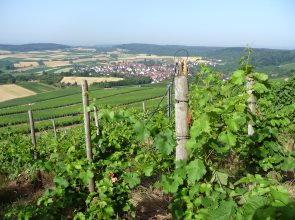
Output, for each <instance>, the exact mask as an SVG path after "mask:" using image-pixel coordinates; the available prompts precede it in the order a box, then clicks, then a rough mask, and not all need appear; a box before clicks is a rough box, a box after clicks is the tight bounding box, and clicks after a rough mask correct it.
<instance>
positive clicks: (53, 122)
mask: <svg viewBox="0 0 295 220" xmlns="http://www.w3.org/2000/svg"><path fill="white" fill-rule="evenodd" d="M52 127H53V132H54V138H55V139H56V140H57V134H56V127H55V121H54V119H52Z"/></svg>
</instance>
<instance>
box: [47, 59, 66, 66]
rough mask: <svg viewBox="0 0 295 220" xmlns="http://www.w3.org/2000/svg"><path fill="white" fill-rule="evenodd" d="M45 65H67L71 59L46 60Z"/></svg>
mask: <svg viewBox="0 0 295 220" xmlns="http://www.w3.org/2000/svg"><path fill="white" fill-rule="evenodd" d="M44 64H45V66H47V67H57V66H66V65H69V64H70V62H69V61H59V60H54V61H44Z"/></svg>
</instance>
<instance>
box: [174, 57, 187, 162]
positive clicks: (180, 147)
mask: <svg viewBox="0 0 295 220" xmlns="http://www.w3.org/2000/svg"><path fill="white" fill-rule="evenodd" d="M175 71H176V73H175V132H176V141H177V147H176V160H187V158H188V155H187V152H186V149H185V144H186V142H187V139H188V130H189V128H188V124H187V116H188V82H187V73H188V68H187V64H186V62H185V61H181V62H178V63H177V64H176V70H175Z"/></svg>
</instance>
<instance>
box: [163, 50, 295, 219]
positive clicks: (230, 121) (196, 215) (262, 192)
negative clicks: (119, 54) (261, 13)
mask: <svg viewBox="0 0 295 220" xmlns="http://www.w3.org/2000/svg"><path fill="white" fill-rule="evenodd" d="M248 61H249V56H246V57H245V58H244V59H243V60H242V62H241V64H242V67H241V69H240V70H237V71H235V72H234V73H233V75H232V76H231V78H230V79H229V81H227V82H224V81H222V80H220V74H219V73H217V72H214V71H212V70H210V69H208V68H206V67H203V68H202V72H200V73H199V74H198V76H197V80H196V82H197V83H195V84H193V85H192V86H191V88H190V108H191V111H192V113H193V123H192V126H191V129H190V139H189V140H188V142H187V145H186V148H187V150H188V152H189V160H188V161H187V162H184V161H180V162H178V163H176V169H175V170H174V171H173V172H172V173H171V174H166V175H163V176H162V178H161V183H162V187H163V190H164V192H166V193H173V195H174V197H173V201H172V203H171V204H170V209H171V212H172V215H173V218H174V219H276V218H277V217H278V216H292V217H293V218H294V216H295V213H293V212H292V213H290V212H289V211H287V209H288V208H290V207H293V206H294V201H292V200H291V199H290V197H289V195H288V192H287V191H286V189H284V188H283V187H282V186H281V185H280V183H279V182H278V181H277V180H275V179H272V176H271V175H269V174H268V173H271V172H278V173H283V171H290V170H292V169H293V170H294V154H293V153H288V152H287V151H286V150H285V149H284V148H283V147H282V146H281V145H280V144H279V141H278V136H277V135H278V129H279V128H281V127H282V126H286V125H288V124H289V120H288V118H285V119H283V118H279V120H276V118H275V117H274V115H268V114H269V113H268V111H266V112H263V111H260V110H259V112H258V113H259V114H257V115H254V114H251V113H250V112H249V110H248V108H247V99H248V94H247V91H246V89H245V77H247V76H248V77H252V78H253V79H254V80H255V84H254V91H255V94H256V95H258V94H260V95H261V94H265V95H268V94H269V88H268V87H269V85H268V84H267V79H268V77H267V76H266V75H265V74H262V73H257V72H254V67H252V66H251V65H249V64H248ZM259 97H260V96H258V98H259ZM262 109H263V108H262ZM250 120H251V121H252V122H253V124H254V130H255V134H254V135H253V136H249V135H248V134H247V121H250ZM233 158H236V159H235V160H234V161H236V162H234V161H232V160H233ZM262 210H268V211H262Z"/></svg>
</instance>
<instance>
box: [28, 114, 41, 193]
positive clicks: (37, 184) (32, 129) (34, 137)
mask: <svg viewBox="0 0 295 220" xmlns="http://www.w3.org/2000/svg"><path fill="white" fill-rule="evenodd" d="M28 114H29V120H30V128H31V138H32V145H33V157H34V159H35V160H37V159H38V152H37V142H36V134H35V123H34V118H33V113H32V110H31V109H30V110H29V111H28ZM35 178H36V182H35V186H36V187H39V188H40V187H42V185H43V184H42V177H41V172H40V170H37V171H36V173H35Z"/></svg>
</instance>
